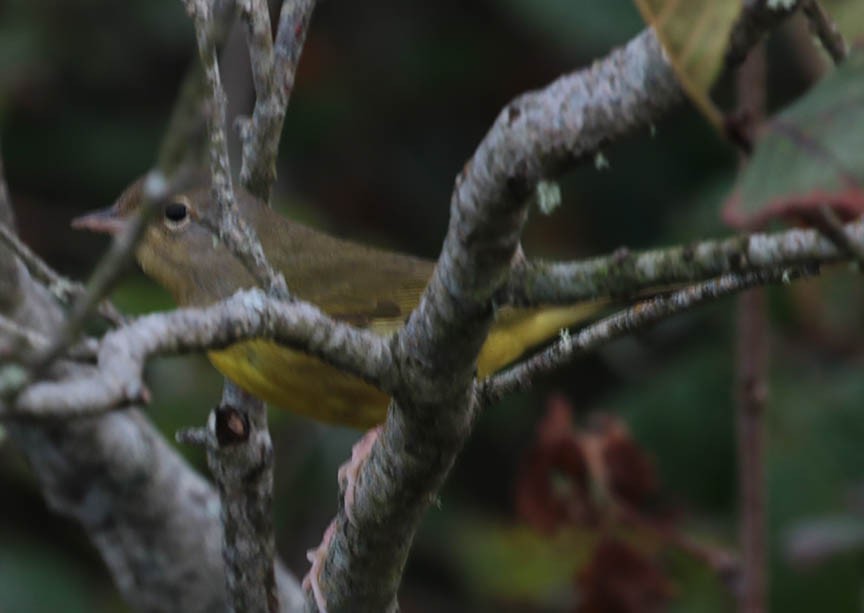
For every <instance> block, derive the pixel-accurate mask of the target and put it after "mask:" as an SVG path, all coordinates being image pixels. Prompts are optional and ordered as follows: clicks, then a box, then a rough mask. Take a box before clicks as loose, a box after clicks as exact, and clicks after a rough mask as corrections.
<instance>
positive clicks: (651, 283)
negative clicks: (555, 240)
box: [498, 220, 864, 306]
mask: <svg viewBox="0 0 864 613" xmlns="http://www.w3.org/2000/svg"><path fill="white" fill-rule="evenodd" d="M843 230H844V231H845V233H846V239H845V240H847V241H849V243H851V244H853V245H857V248H858V249H860V248H862V246H864V221H861V220H858V221H854V222H851V223H848V224H846V225H845V226H843ZM850 257H852V256H851V255H850V252H848V251H847V250H846V249H845V248H844V249H838V248H837V246H836V245H835V243H834V242H833V241H831V240H830V239H828V238H826V237H824V236H823V235H822V233H821V232H820V231H817V230H787V231H784V232H777V233H773V234H765V233H755V234H750V235H742V236H733V237H730V238H725V239H720V240H706V241H700V242H697V243H692V244H690V245H680V246H674V247H668V248H665V249H652V250H649V251H643V252H641V253H640V252H631V251H628V250H626V249H620V250H618V251H616V252H615V253H613V254H611V255H605V256H601V257H596V258H589V259H586V260H579V261H575V262H546V261H542V260H524V261H522V262H518V263H517V264H515V265H514V267H513V270H512V272H511V277H510V281H509V284H508V285H507V287H506V288H504V289H502V291H501V292H499V294H498V297H499V300H500V301H501V302H502V303H508V304H514V305H517V306H536V305H539V304H570V303H574V302H579V301H582V300H593V299H596V298H602V297H608V296H612V297H630V296H636V295H638V294H639V293H641V292H644V291H646V290H647V291H651V290H652V289H654V290H656V289H657V288H664V287H670V286H674V285H677V284H685V283H694V282H698V281H704V280H706V279H710V278H713V277H716V276H718V275H722V274H725V273H730V272H741V273H743V272H752V271H758V270H765V269H768V268H772V267H778V266H792V265H795V264H806V263H811V262H812V263H817V262H818V263H823V264H828V263H833V262H839V261H845V260H848V259H849V258H850Z"/></svg>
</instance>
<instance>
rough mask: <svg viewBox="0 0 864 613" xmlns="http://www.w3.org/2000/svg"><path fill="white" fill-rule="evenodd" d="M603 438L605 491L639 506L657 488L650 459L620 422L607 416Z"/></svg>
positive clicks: (656, 490)
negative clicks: (606, 483) (607, 483)
mask: <svg viewBox="0 0 864 613" xmlns="http://www.w3.org/2000/svg"><path fill="white" fill-rule="evenodd" d="M603 436H604V441H603V460H604V463H605V465H606V475H607V479H608V481H609V489H610V490H611V492H612V493H613V494H614V495H615V497H616V498H617V499H619V500H622V501H624V502H627V503H629V504H631V505H633V506H636V507H639V506H643V505H644V504H645V503H646V502H648V501H649V500H650V499H651V498H653V497H654V496H656V495H657V492H658V489H659V488H658V483H657V474H656V472H655V470H654V463H653V462H652V461H651V457H650V456H649V455H648V454H647V453H646V452H645V451H643V450H642V448H641V447H639V446H638V445H637V444H636V441H634V440H633V437H632V436H630V430H629V429H628V428H627V425H626V424H625V423H624V422H623V421H621V420H620V419H617V418H614V417H608V418H607V419H606V423H605V427H604V433H603Z"/></svg>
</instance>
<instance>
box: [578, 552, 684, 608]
mask: <svg viewBox="0 0 864 613" xmlns="http://www.w3.org/2000/svg"><path fill="white" fill-rule="evenodd" d="M576 583H577V585H578V586H579V590H580V596H581V599H580V603H579V606H578V608H577V609H576V611H577V613H653V612H654V611H660V610H661V609H662V608H663V606H664V605H665V604H666V602H667V601H668V600H669V598H670V597H671V596H672V584H671V582H670V581H669V579H667V578H666V576H665V575H664V574H663V571H662V570H661V569H660V567H659V566H658V565H657V564H656V563H655V562H654V561H653V560H650V559H648V558H647V557H645V556H644V555H643V554H642V553H640V552H638V551H636V550H635V549H633V548H632V547H630V546H629V545H626V544H624V543H622V542H620V541H616V540H614V539H612V538H608V537H606V538H604V539H603V540H601V541H600V543H599V544H598V545H597V548H596V549H595V550H594V556H593V558H592V559H591V562H590V563H589V564H588V565H587V566H586V567H585V568H584V569H582V572H580V573H579V576H578V578H577V580H576Z"/></svg>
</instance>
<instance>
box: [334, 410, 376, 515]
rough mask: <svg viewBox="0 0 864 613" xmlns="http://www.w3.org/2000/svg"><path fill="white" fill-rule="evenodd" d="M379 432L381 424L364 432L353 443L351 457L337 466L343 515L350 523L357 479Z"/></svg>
mask: <svg viewBox="0 0 864 613" xmlns="http://www.w3.org/2000/svg"><path fill="white" fill-rule="evenodd" d="M380 433H381V426H376V427H375V428H372V429H371V430H369V431H368V432H366V434H364V435H363V438H361V439H360V440H359V441H357V442H356V443H354V446H353V447H352V448H351V459H350V460H348V461H347V462H345V463H344V464H343V465H342V466H340V467H339V477H338V478H339V487H340V488H342V491H343V492H344V493H343V496H342V500H343V502H344V508H345V516H346V517H347V518H348V521H349V522H350V523H351V524H354V523H355V522H354V495H355V490H356V488H357V479H358V477H359V476H360V470H361V469H362V468H363V464H364V463H365V462H366V459H367V458H368V457H369V452H370V451H372V446H373V445H374V444H375V441H376V440H378V434H380Z"/></svg>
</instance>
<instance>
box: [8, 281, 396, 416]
mask: <svg viewBox="0 0 864 613" xmlns="http://www.w3.org/2000/svg"><path fill="white" fill-rule="evenodd" d="M252 338H269V339H272V340H274V341H276V342H278V343H280V344H283V345H285V346H288V347H293V348H296V349H299V350H303V351H306V352H308V353H310V354H312V355H315V356H318V357H321V358H323V359H325V360H327V361H329V362H331V363H332V364H333V365H335V366H337V367H339V368H342V369H344V370H346V371H348V372H351V373H353V374H356V375H358V376H361V377H363V378H365V379H367V380H369V381H371V382H373V383H376V384H378V385H380V386H381V387H382V388H384V389H392V387H393V381H392V380H391V376H392V375H391V373H390V371H391V365H392V362H391V355H390V348H389V346H388V344H387V342H386V339H383V338H381V337H380V336H378V335H376V334H375V333H373V332H368V331H365V330H359V329H357V328H354V327H352V326H349V325H347V324H343V323H339V322H334V321H332V320H331V319H330V318H329V317H327V316H326V315H324V314H323V313H322V312H321V311H320V310H318V309H317V308H316V307H314V306H312V305H311V304H308V303H303V302H294V303H290V304H286V303H284V302H281V301H279V300H276V299H272V298H269V297H267V296H266V295H265V294H264V293H263V292H262V291H261V290H258V289H253V290H248V291H241V292H238V293H237V294H235V295H234V296H232V297H231V298H229V299H227V300H225V301H223V302H220V303H218V304H215V305H213V306H210V307H206V308H202V309H179V310H175V311H170V312H167V313H156V314H152V315H147V316H144V317H141V318H139V319H137V320H135V321H133V322H131V323H130V324H129V325H127V326H124V327H121V328H119V329H117V330H114V331H112V332H109V333H108V334H107V335H105V338H104V339H103V341H102V346H101V348H100V351H99V369H98V371H96V372H95V373H94V374H92V375H91V376H88V377H79V378H77V379H75V380H72V381H67V382H63V383H58V382H38V383H34V384H33V385H31V386H29V387H27V388H25V389H24V390H22V391H21V393H20V394H19V395H18V397H17V399H16V402H15V404H14V406H9V407H6V408H5V413H6V414H7V416H8V415H9V414H13V413H14V414H17V415H26V416H54V417H64V416H65V417H72V416H81V415H85V414H93V413H101V412H104V411H106V410H110V409H112V408H116V407H122V406H127V405H129V404H131V403H135V402H141V401H142V400H145V399H146V398H147V397H148V396H149V394H148V392H147V391H146V388H145V386H144V383H143V381H142V380H141V373H142V369H143V367H144V363H145V361H146V360H147V358H149V357H151V356H153V355H161V354H175V353H184V352H190V351H203V350H206V349H213V348H221V347H226V346H228V345H231V344H233V343H236V342H238V341H242V340H249V339H252ZM0 414H2V413H0Z"/></svg>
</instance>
